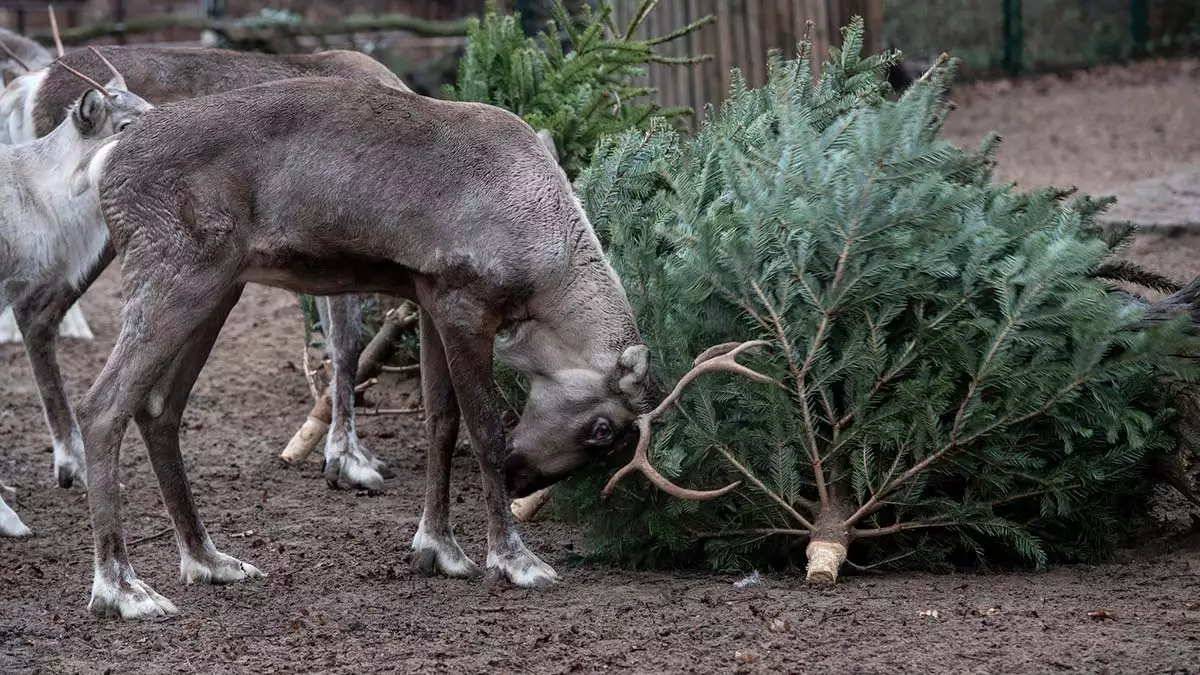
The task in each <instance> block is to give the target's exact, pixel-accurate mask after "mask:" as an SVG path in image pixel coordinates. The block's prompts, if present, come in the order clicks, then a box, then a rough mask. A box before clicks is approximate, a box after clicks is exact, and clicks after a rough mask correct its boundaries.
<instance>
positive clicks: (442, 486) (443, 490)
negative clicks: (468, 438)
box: [412, 309, 479, 577]
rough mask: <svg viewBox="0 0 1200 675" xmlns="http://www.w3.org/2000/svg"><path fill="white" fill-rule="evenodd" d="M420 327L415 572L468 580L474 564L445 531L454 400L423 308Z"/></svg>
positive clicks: (439, 343)
mask: <svg viewBox="0 0 1200 675" xmlns="http://www.w3.org/2000/svg"><path fill="white" fill-rule="evenodd" d="M420 322H421V389H422V399H423V400H424V403H425V431H426V434H427V436H428V438H429V450H428V453H429V454H428V456H427V457H426V459H425V508H424V510H423V511H422V513H421V523H420V524H419V525H418V526H417V533H416V534H415V535H414V536H413V540H412V550H413V551H414V552H415V553H416V560H415V562H416V564H417V567H418V569H419V570H420V571H421V572H422V573H423V574H425V575H427V576H432V575H433V574H435V573H436V572H437V571H439V570H440V571H441V572H442V573H444V574H446V575H447V576H451V577H472V576H476V575H478V574H479V565H477V564H475V561H473V560H471V559H470V558H468V557H467V554H466V553H463V550H462V547H461V546H459V545H458V541H457V540H456V539H455V538H454V532H453V530H452V529H451V527H450V464H451V461H452V459H453V456H454V444H455V443H456V442H458V426H459V413H460V411H459V408H458V400H457V399H456V398H455V396H454V386H453V385H452V384H451V383H450V370H449V366H448V365H447V363H446V351H445V349H444V348H443V347H442V338H441V336H440V335H439V334H438V331H437V328H436V327H434V325H433V321H432V320H431V319H430V318H429V314H428V313H427V312H426V311H425V310H423V309H422V310H421V316H420Z"/></svg>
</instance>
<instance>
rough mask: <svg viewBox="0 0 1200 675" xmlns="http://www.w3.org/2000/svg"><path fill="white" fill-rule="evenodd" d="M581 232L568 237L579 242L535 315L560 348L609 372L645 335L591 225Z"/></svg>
mask: <svg viewBox="0 0 1200 675" xmlns="http://www.w3.org/2000/svg"><path fill="white" fill-rule="evenodd" d="M578 227H583V228H586V231H584V232H576V233H573V234H572V236H571V237H570V239H569V240H573V241H575V242H577V243H576V245H575V246H574V248H573V250H572V251H571V252H570V254H569V256H568V259H567V264H566V267H565V271H564V274H563V275H562V276H561V277H560V279H559V283H558V284H557V285H556V287H555V288H553V289H552V290H550V292H548V293H545V294H543V298H544V300H543V302H541V303H539V304H540V306H537V307H533V310H534V314H535V315H538V316H540V317H542V320H543V322H545V323H547V324H549V325H550V327H551V329H552V330H553V332H554V334H555V336H556V338H557V339H556V342H558V343H559V345H560V348H562V349H564V350H565V351H566V352H567V353H571V354H575V355H578V357H579V359H580V360H581V361H583V362H587V363H588V364H589V365H592V366H596V367H604V368H607V367H610V366H611V364H612V363H615V361H616V358H617V357H618V356H619V355H620V354H621V352H623V351H624V350H625V348H626V347H629V346H630V345H632V344H635V343H637V342H640V341H641V336H640V335H639V333H638V329H637V322H636V320H635V319H634V316H633V312H632V309H631V308H630V305H629V299H628V297H627V296H626V294H625V289H624V287H623V286H622V285H621V281H620V279H619V278H618V277H617V273H616V271H615V270H614V269H613V268H612V266H611V265H610V264H609V263H608V260H607V259H606V258H605V257H604V253H603V251H602V250H601V248H600V243H599V241H598V240H597V239H596V236H595V233H594V232H593V231H592V229H591V226H590V225H589V224H588V222H587V220H586V219H585V220H582V221H581V222H580V223H579V225H578Z"/></svg>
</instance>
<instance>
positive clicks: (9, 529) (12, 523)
mask: <svg viewBox="0 0 1200 675" xmlns="http://www.w3.org/2000/svg"><path fill="white" fill-rule="evenodd" d="M9 490H12V488H9V487H5V486H4V485H0V537H29V536H32V535H33V532H32V531H30V529H29V528H28V527H26V525H25V523H23V522H21V517H20V516H18V515H17V512H16V511H13V510H12V507H10V506H9V505H8V504H6V503H5V502H4V493H5V492H7V491H9Z"/></svg>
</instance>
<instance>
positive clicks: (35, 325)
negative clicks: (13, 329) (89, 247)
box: [13, 244, 115, 488]
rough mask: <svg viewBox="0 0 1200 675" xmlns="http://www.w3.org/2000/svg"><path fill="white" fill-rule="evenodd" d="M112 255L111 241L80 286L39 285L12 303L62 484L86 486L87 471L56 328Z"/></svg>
mask: <svg viewBox="0 0 1200 675" xmlns="http://www.w3.org/2000/svg"><path fill="white" fill-rule="evenodd" d="M114 256H115V252H114V249H113V247H112V245H111V244H109V245H107V246H105V247H104V251H103V252H102V253H101V256H100V259H99V260H98V261H97V262H96V264H95V265H94V266H93V267H92V269H91V271H90V272H88V275H87V277H86V278H85V279H84V280H83V281H82V282H81V283H80V284H79V287H78V288H76V287H74V286H72V285H71V284H69V283H67V282H65V281H61V282H58V283H54V284H49V285H46V286H41V287H37V288H34V289H31V291H30V292H29V293H27V294H26V295H25V297H23V298H21V300H20V301H18V302H17V303H16V304H15V305H13V315H14V316H15V317H16V319H17V325H18V327H20V329H21V333H22V338H23V339H24V342H25V355H26V357H27V358H28V359H29V366H30V369H31V370H33V381H34V383H35V384H36V385H37V390H38V396H39V397H40V398H41V402H42V414H43V415H44V416H45V419H46V426H47V427H49V429H50V439H51V443H52V445H53V447H54V478H55V480H56V481H57V482H58V485H59V487H63V488H69V487H71V486H72V485H74V484H75V482H76V481H79V483H80V484H81V485H83V486H84V487H86V486H87V472H86V471H85V465H84V458H83V436H82V435H81V434H80V432H79V422H78V421H77V420H76V419H75V413H74V411H73V410H72V409H71V404H70V402H69V401H68V399H67V391H66V387H65V386H64V385H63V378H62V372H61V371H60V370H59V367H58V356H57V353H56V350H57V346H56V345H57V339H58V329H59V325H60V324H61V323H62V320H63V317H64V316H66V314H67V311H68V310H69V309H70V308H71V307H72V306H74V304H75V303H76V301H78V300H79V298H80V297H81V296H82V295H83V294H84V293H85V292H86V291H87V289H88V288H89V287H91V285H92V283H93V282H95V281H96V278H97V277H99V276H100V273H101V272H103V271H104V269H105V268H106V267H108V265H109V263H111V262H112V260H113V257H114Z"/></svg>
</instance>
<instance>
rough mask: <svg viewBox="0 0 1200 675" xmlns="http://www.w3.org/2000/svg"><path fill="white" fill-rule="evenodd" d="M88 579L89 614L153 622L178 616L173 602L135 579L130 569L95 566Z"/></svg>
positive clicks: (115, 566) (113, 563) (112, 564)
mask: <svg viewBox="0 0 1200 675" xmlns="http://www.w3.org/2000/svg"><path fill="white" fill-rule="evenodd" d="M92 575H93V576H92V599H91V601H90V602H88V610H89V611H90V612H91V613H92V614H95V615H97V616H117V617H120V618H122V619H153V618H155V617H160V616H168V615H170V614H177V613H178V612H179V610H178V609H176V607H175V604H174V603H173V602H171V601H170V600H168V599H166V598H165V597H163V596H161V595H159V594H158V593H157V592H155V590H154V589H153V588H150V587H149V586H148V585H146V584H145V583H144V582H142V580H140V579H138V578H137V575H136V574H134V573H133V568H129V567H127V568H125V569H123V570H122V569H120V568H119V567H118V565H117V563H116V562H109V563H108V564H106V565H101V564H99V563H97V564H96V566H95V568H94V570H93V572H92Z"/></svg>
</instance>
